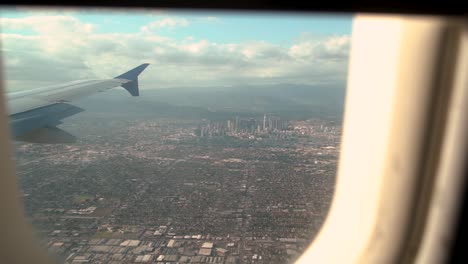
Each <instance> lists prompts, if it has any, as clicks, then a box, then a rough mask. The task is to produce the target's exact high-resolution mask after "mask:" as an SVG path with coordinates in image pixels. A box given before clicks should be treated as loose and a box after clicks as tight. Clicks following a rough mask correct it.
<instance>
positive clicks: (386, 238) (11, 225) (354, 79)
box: [0, 15, 467, 263]
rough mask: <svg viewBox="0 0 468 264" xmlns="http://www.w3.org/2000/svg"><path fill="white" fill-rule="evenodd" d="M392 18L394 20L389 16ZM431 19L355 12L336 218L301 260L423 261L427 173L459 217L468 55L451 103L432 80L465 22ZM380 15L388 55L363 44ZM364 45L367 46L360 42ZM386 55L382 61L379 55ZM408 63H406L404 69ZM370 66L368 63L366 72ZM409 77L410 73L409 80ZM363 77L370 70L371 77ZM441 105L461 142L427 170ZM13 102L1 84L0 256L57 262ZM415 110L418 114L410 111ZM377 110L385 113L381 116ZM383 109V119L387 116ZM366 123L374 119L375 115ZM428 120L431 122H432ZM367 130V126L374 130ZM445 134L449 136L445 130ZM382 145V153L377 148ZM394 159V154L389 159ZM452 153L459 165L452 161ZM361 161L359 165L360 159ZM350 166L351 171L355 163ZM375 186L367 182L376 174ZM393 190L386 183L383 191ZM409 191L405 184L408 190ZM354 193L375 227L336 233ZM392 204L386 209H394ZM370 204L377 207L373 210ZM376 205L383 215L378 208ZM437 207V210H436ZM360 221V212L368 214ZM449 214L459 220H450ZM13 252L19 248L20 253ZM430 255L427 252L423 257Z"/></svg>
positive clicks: (369, 224)
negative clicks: (18, 173)
mask: <svg viewBox="0 0 468 264" xmlns="http://www.w3.org/2000/svg"><path fill="white" fill-rule="evenodd" d="M385 19H387V20H386V21H383V20H385ZM432 19H434V20H431V21H427V20H425V18H401V17H399V18H395V17H386V18H382V17H381V16H378V17H375V16H372V15H369V16H367V15H362V16H358V17H356V20H355V22H354V23H355V25H354V29H353V35H352V38H353V43H352V49H353V50H352V55H351V62H350V65H351V66H350V71H351V72H350V75H349V76H350V79H349V81H348V89H349V90H348V96H347V99H346V111H345V125H344V130H343V131H344V132H343V138H344V140H343V146H342V149H343V151H342V156H341V157H340V169H339V174H338V186H337V191H336V195H335V197H334V198H333V204H332V208H331V209H330V212H329V217H327V220H326V223H325V224H324V226H323V227H322V230H321V231H320V233H319V236H318V237H317V239H316V240H315V241H314V242H313V243H312V244H311V246H310V248H309V250H308V251H306V252H305V253H304V254H303V256H302V257H301V259H299V261H298V262H301V263H302V262H303V263H309V262H308V261H310V260H311V259H314V261H316V260H317V259H319V260H323V261H325V263H329V262H330V261H332V262H333V261H346V262H366V263H367V262H371V263H372V262H392V261H395V260H405V261H409V260H410V259H414V258H415V254H413V253H414V252H413V253H408V251H409V250H412V249H413V248H412V246H411V245H410V244H408V242H409V243H411V241H412V240H411V239H408V236H407V235H408V233H412V232H411V230H409V227H410V224H413V225H414V224H415V223H414V222H413V220H414V219H412V217H413V216H414V214H413V211H412V210H413V209H414V208H415V205H416V204H415V203H416V202H418V200H417V197H416V196H415V195H416V194H415V192H416V191H417V190H418V184H419V183H420V182H421V180H424V178H426V179H427V180H430V181H431V182H433V184H434V185H435V186H438V185H437V184H438V183H437V182H435V183H434V181H436V180H440V181H441V183H440V184H448V185H446V187H445V189H444V191H445V192H446V191H447V190H450V191H452V194H453V196H452V198H453V199H452V200H450V201H446V204H445V205H447V207H446V208H447V210H449V211H450V210H451V213H452V217H451V218H452V219H451V220H453V218H454V217H455V215H454V214H455V211H456V208H455V207H456V204H457V200H458V199H457V197H459V196H460V195H461V194H460V193H461V190H460V188H458V190H457V189H456V187H457V186H458V187H459V186H461V185H462V183H463V178H462V177H463V172H462V171H461V170H462V169H460V168H461V164H460V163H462V162H460V160H462V159H463V157H464V154H463V153H462V151H463V150H461V148H462V147H463V145H464V144H463V142H462V144H458V145H457V144H454V140H460V139H463V137H462V136H463V135H465V134H466V132H467V128H466V120H463V119H462V117H460V115H461V114H460V113H461V112H462V111H463V110H462V109H463V106H466V105H467V99H466V98H467V95H466V94H467V92H466V89H463V88H464V87H466V86H465V85H466V83H467V81H466V77H465V78H462V77H460V76H462V75H463V74H462V73H461V72H462V70H463V69H466V67H467V66H466V63H465V64H463V65H457V66H456V67H455V69H456V71H455V73H454V76H453V77H450V78H454V79H455V81H454V85H453V88H452V89H453V93H452V95H451V96H450V95H447V96H445V97H446V98H445V99H444V100H446V101H445V102H435V101H433V98H434V94H435V91H439V90H440V88H441V83H438V82H436V84H432V83H431V82H432V81H433V80H434V79H433V78H434V76H433V75H434V74H436V75H438V77H440V76H439V74H438V72H439V71H440V72H444V69H443V68H440V67H441V66H440V65H437V63H438V62H440V61H439V60H440V55H441V54H440V52H441V51H444V50H445V49H446V48H447V47H446V46H444V45H445V44H446V43H445V42H446V39H445V36H446V35H445V33H446V31H447V30H449V31H451V30H454V31H457V32H459V31H461V30H460V26H458V25H456V26H453V24H452V23H451V22H447V21H446V20H444V19H440V18H432ZM377 20H379V21H380V24H379V23H377V24H375V22H376V21H377ZM371 23H372V24H373V25H374V26H373V28H372V30H374V31H373V32H374V33H376V34H377V33H380V34H382V35H386V38H375V42H376V43H381V44H382V45H384V44H385V45H386V47H388V48H389V49H388V50H386V52H387V54H382V53H381V52H380V53H379V50H372V49H365V48H364V47H365V46H366V45H367V47H368V45H369V43H367V44H366V45H363V35H361V34H363V33H364V32H367V33H369V31H368V30H369V25H371ZM378 25H380V26H383V27H384V28H379V27H376V26H378ZM366 30H367V31H366ZM409 35H411V37H412V40H411V42H413V44H412V45H409V46H408V49H406V48H404V47H405V45H403V43H408V42H405V41H409V40H408V38H407V37H408V36H409ZM466 36H467V33H466V26H465V30H464V32H463V41H464V42H463V43H464V44H461V45H460V47H462V48H460V49H461V50H458V52H459V53H461V54H462V56H465V57H466V54H467V51H466ZM376 43H373V44H376ZM415 43H417V44H415ZM421 43H429V44H430V46H429V47H426V48H425V49H424V50H423V49H420V46H419V45H420V44H421ZM418 44H419V45H418ZM358 47H361V49H359V48H358ZM463 48H464V49H463ZM364 51H365V52H368V54H366V55H364V54H363V52H364ZM402 53H404V54H411V55H409V56H408V57H409V58H408V57H406V58H405V56H401V54H402ZM372 55H376V56H372ZM363 58H364V60H363ZM377 60H380V61H379V62H377ZM465 61H466V60H465ZM366 63H367V64H366ZM375 63H377V64H379V63H380V65H382V66H384V67H387V68H386V69H387V70H389V71H387V72H385V71H383V70H382V69H380V71H379V70H376V71H373V72H372V73H375V74H374V75H371V74H369V69H371V68H369V67H366V65H367V66H369V65H375ZM448 63H450V62H448ZM452 63H453V62H452ZM402 64H404V65H405V66H404V67H401V68H399V67H400V66H401V65H402ZM418 65H419V66H420V67H419V68H418V70H417V72H416V73H415V72H411V74H410V72H406V75H405V72H402V69H404V70H408V68H410V69H411V67H415V66H418ZM415 68H416V67H415ZM395 69H400V70H395ZM0 70H1V69H0ZM365 70H367V72H366V71H365ZM393 70H395V71H393ZM438 70H439V71H438ZM0 74H2V73H0ZM366 74H367V75H366ZM402 75H405V77H404V78H403V80H402ZM364 77H367V78H366V79H365V80H364V79H363V78H364ZM369 77H371V78H369ZM405 78H406V79H405ZM441 78H442V77H441ZM409 79H411V81H408V80H409ZM2 80H3V78H2ZM382 80H388V83H387V84H386V85H384V88H383V90H381V91H372V90H371V89H372V88H373V89H376V88H375V86H376V85H377V81H380V82H382ZM372 86H373V87H372ZM409 86H411V87H412V88H411V89H410V90H408V87H409ZM358 87H361V88H358ZM452 89H450V88H448V89H447V91H446V92H447V93H448V90H452ZM366 92H367V94H366ZM369 94H372V95H375V97H374V98H372V100H373V102H372V103H371V105H372V106H374V107H375V108H374V110H376V111H375V112H373V113H371V114H372V115H373V116H374V117H373V120H374V121H375V124H373V125H372V127H371V128H372V129H375V130H372V129H370V127H369V126H368V125H369V124H365V123H363V122H362V121H361V122H358V121H357V120H358V118H359V116H360V115H362V114H363V113H369V110H368V109H364V108H363V105H361V104H362V98H363V96H364V95H367V96H368V95H369ZM453 94H455V95H453ZM453 98H461V99H458V101H456V102H453V101H450V100H455V99H453ZM434 104H436V105H439V106H440V104H445V108H444V109H442V110H441V111H442V112H443V113H442V115H444V116H445V118H446V119H447V120H449V121H447V122H448V123H443V124H446V125H442V126H441V127H439V129H441V130H445V132H444V133H446V134H450V133H452V134H450V135H451V137H450V138H449V139H444V140H452V141H450V142H451V144H452V145H451V146H452V147H451V148H449V147H446V148H444V149H443V151H445V152H444V153H443V154H442V156H440V157H438V158H437V159H439V160H441V161H442V165H439V166H440V167H439V169H437V170H436V169H434V170H430V171H428V170H427V168H425V167H424V166H425V165H424V164H423V163H424V162H423V160H421V157H420V156H421V152H422V151H421V149H422V148H423V147H424V144H425V143H427V142H428V141H426V140H429V139H428V137H431V135H430V134H428V133H425V132H424V131H425V130H427V129H428V128H432V129H435V130H437V129H438V127H437V126H439V125H441V124H440V123H435V124H434V123H431V122H430V121H427V120H426V118H427V115H428V113H430V112H431V111H430V108H431V107H432V106H434ZM359 105H361V107H359ZM364 106H366V107H368V106H369V105H367V104H366V105H364ZM440 107H443V106H440ZM5 109H6V107H5V105H4V94H3V83H2V86H1V87H0V145H1V146H2V147H1V149H0V165H1V166H0V168H1V170H2V176H3V178H4V179H2V191H1V192H0V193H1V196H0V203H1V205H2V206H1V208H2V209H4V212H9V213H8V214H5V215H7V217H2V222H1V223H2V225H1V226H3V227H8V228H6V229H5V228H2V229H3V230H2V233H3V234H4V235H2V240H1V241H2V242H1V244H0V246H1V248H2V250H1V251H2V254H0V256H1V259H2V260H12V262H11V263H13V262H14V263H16V260H19V261H20V262H21V263H26V262H27V261H30V260H34V262H35V263H41V262H43V263H47V262H48V261H50V260H49V259H48V258H47V256H45V255H44V254H43V253H42V252H41V251H40V249H39V248H38V247H37V246H36V245H35V243H34V239H33V237H32V230H31V227H30V226H29V225H28V223H27V222H26V220H25V219H24V214H23V212H22V208H21V206H20V203H19V201H18V202H15V201H17V199H16V198H17V197H18V195H17V191H16V190H17V184H16V178H15V173H14V170H15V169H14V163H13V162H9V161H11V153H12V148H11V146H10V143H9V140H10V136H9V134H10V132H9V129H8V122H7V115H6V114H5ZM407 113H410V114H409V117H408V116H407V115H406V114H407ZM457 113H458V115H457ZM378 114H382V115H381V116H378ZM449 114H450V116H449ZM382 116H384V117H383V118H382ZM402 116H406V118H408V119H409V120H406V121H405V120H404V119H403V118H401V117H402ZM397 117H400V118H397ZM445 118H442V119H443V120H442V121H444V120H445ZM439 121H440V120H439ZM442 121H440V122H442ZM366 122H369V120H367V121H366ZM428 122H429V123H431V124H428ZM365 129H367V130H368V132H367V133H366V131H365ZM369 131H373V132H374V133H376V135H369ZM390 131H391V133H390ZM421 135H424V140H423V139H417V140H415V139H416V138H418V137H419V136H421ZM460 135H461V137H460ZM439 136H440V135H439ZM353 137H354V138H353ZM356 138H360V139H362V141H361V142H362V143H364V144H365V146H364V148H363V145H360V146H359V147H360V148H361V149H360V152H361V153H365V154H364V155H362V156H359V155H353V152H352V151H351V150H352V149H356V147H357V145H356V144H353V143H352V141H355V139H356ZM381 140H383V141H381ZM439 140H442V139H440V138H439ZM413 141H414V142H413ZM435 141H437V140H435ZM465 141H466V140H465ZM431 142H433V141H431ZM436 144H439V145H438V146H432V147H433V148H435V149H432V150H430V151H429V152H428V153H429V154H430V155H439V154H438V153H432V152H434V151H435V150H436V149H439V150H440V151H442V150H441V148H442V146H441V145H440V142H439V143H436ZM465 145H466V144H465ZM399 148H403V149H405V150H407V153H402V152H403V151H401V150H398V149H399ZM376 152H377V153H380V154H382V155H381V156H379V155H376V154H375V153H376ZM395 153H399V154H398V155H402V156H401V157H399V158H398V159H397V160H398V161H395V159H394V157H392V156H391V155H393V154H395ZM431 153H432V154H431ZM426 154H427V153H426ZM457 154H459V159H457V160H454V159H450V158H449V157H451V156H450V155H452V157H453V155H455V156H456V155H457ZM385 157H390V158H388V159H386V158H385ZM366 158H367V160H366ZM369 160H372V161H375V166H372V165H371V166H368V167H369V168H367V169H365V170H363V168H365V167H364V165H365V164H366V163H367V164H368V163H369ZM450 161H452V162H455V163H456V162H458V163H456V164H454V165H453V164H452V163H450ZM443 162H445V163H443ZM353 163H354V164H353ZM370 163H372V162H370ZM356 164H358V166H357V165H356ZM438 164H439V163H438ZM451 164H452V165H451ZM426 165H427V164H426ZM347 166H348V167H347ZM444 166H445V167H444ZM348 168H350V169H349V170H348ZM395 168H396V171H395ZM457 170H458V172H457ZM356 171H357V172H358V173H359V171H360V172H361V173H363V172H364V173H363V175H364V174H365V175H364V176H362V177H360V178H359V181H357V180H356V181H355V182H354V183H350V182H349V180H348V181H345V180H344V179H345V176H346V175H349V174H351V172H356ZM448 171H451V172H454V173H455V174H454V175H455V176H452V178H451V181H449V183H447V179H448V175H449V173H448ZM395 173H397V176H398V177H393V178H392V177H391V176H395V175H396V174H395ZM436 173H437V175H436ZM376 174H377V175H379V177H375V175H376ZM428 174H430V175H428ZM356 175H359V174H356ZM365 181H370V182H371V185H373V186H374V188H372V192H370V195H366V194H364V193H361V194H360V193H359V191H361V192H362V188H356V189H355V190H353V191H352V192H351V191H350V186H357V185H358V184H359V183H363V182H365ZM366 184H368V182H367V183H366ZM431 186H432V185H431ZM447 186H448V187H447ZM384 188H385V191H383V190H384ZM402 189H403V191H401V190H402ZM5 190H6V191H5ZM395 190H399V191H398V194H399V195H397V196H396V197H395V193H397V192H395ZM439 192H441V191H439ZM350 195H356V197H355V198H352V196H350ZM432 195H436V194H432ZM345 200H347V201H348V202H349V201H351V202H352V203H353V202H354V203H355V204H357V205H358V207H357V208H358V209H359V210H353V211H354V212H353V213H354V214H356V211H359V212H360V213H363V215H365V217H367V220H366V222H367V224H365V223H362V221H361V222H360V223H359V221H357V222H356V223H359V225H360V226H364V227H365V228H366V230H363V229H362V228H360V227H359V226H352V225H344V223H343V222H342V223H341V225H342V226H343V227H342V228H347V229H349V232H348V233H347V234H346V239H343V238H345V236H344V235H343V234H345V233H342V234H340V236H341V237H337V236H336V232H337V231H332V232H328V231H327V230H331V229H332V228H334V227H335V225H337V223H338V222H339V218H337V217H338V216H340V215H341V214H342V213H341V212H338V211H339V210H344V205H343V201H345ZM395 201H398V202H395ZM405 201H412V202H411V203H408V204H407V205H406V206H403V207H404V208H396V207H395V205H401V204H405ZM358 202H362V204H359V203H358ZM340 204H341V205H340ZM426 206H427V208H425V210H423V211H424V212H423V213H422V214H423V215H426V216H427V215H430V210H431V209H432V207H430V206H429V205H426ZM348 207H349V205H348ZM386 207H387V209H385V208H386ZM369 208H370V210H368V209H369ZM389 208H390V209H389ZM439 208H440V207H439ZM349 209H356V207H355V208H348V209H347V210H346V211H348V212H349V211H350V210H349ZM392 209H393V210H392ZM379 210H380V211H379ZM343 212H344V211H343ZM375 212H379V213H377V214H376V213H375ZM388 212H390V213H388ZM366 214H367V215H366ZM432 214H436V215H437V213H432ZM350 215H352V214H350ZM341 216H343V215H341ZM376 216H377V217H376ZM434 217H435V218H436V219H437V217H438V218H439V220H434V221H442V220H440V213H439V216H433V217H432V218H430V219H434ZM377 218H380V219H377ZM336 219H337V220H336ZM356 219H357V220H359V219H360V218H356ZM356 219H351V218H344V219H343V218H341V220H347V221H353V220H354V221H356ZM417 219H418V220H419V221H421V219H420V217H417ZM361 220H362V219H361ZM446 221H450V219H449V220H446ZM438 226H440V225H438ZM355 227H358V228H355ZM429 228H430V227H429ZM3 231H6V232H3ZM423 231H424V230H422V231H421V230H420V231H419V233H418V234H413V235H414V236H419V238H420V239H421V237H422V236H424V235H425V233H424V232H423ZM327 232H328V233H327ZM447 232H450V231H447ZM359 233H361V236H362V237H361V238H360V239H359V240H357V239H356V237H355V236H354V235H353V234H359ZM332 234H335V235H332ZM362 234H364V235H362ZM433 239H434V240H433V241H436V240H437V237H435V238H433ZM7 240H8V243H9V244H8V245H7V244H6V241H7ZM25 241H30V243H27V244H25V243H24V242H25ZM322 241H323V242H322ZM332 242H333V243H334V244H335V247H336V245H337V244H343V242H345V244H346V245H349V247H340V249H339V250H340V254H335V253H334V252H335V251H336V248H332V247H330V245H333V244H331V243H332ZM15 246H16V247H17V248H21V249H24V248H25V247H26V248H30V249H31V250H30V254H21V253H20V252H19V251H18V252H15V251H11V252H5V250H4V249H6V248H8V249H14V247H15ZM406 246H409V248H408V249H405V247H406ZM424 247H426V249H427V248H433V247H434V245H425V244H423V249H425V248H424ZM436 247H437V245H436ZM327 248H328V249H327ZM344 251H346V252H344ZM13 252H14V253H15V255H13V254H12V253H13ZM428 252H429V251H427V250H426V253H425V254H429V255H426V256H425V258H426V259H427V258H428V256H429V257H434V256H435V257H438V258H442V259H443V258H444V256H443V254H444V252H440V251H439V252H436V253H428ZM408 254H409V255H408ZM434 254H435V255H434ZM437 254H439V255H437ZM422 259H424V257H423V258H422ZM421 261H422V260H421Z"/></svg>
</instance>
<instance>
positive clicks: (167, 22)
mask: <svg viewBox="0 0 468 264" xmlns="http://www.w3.org/2000/svg"><path fill="white" fill-rule="evenodd" d="M188 25H189V22H188V20H187V19H185V18H171V17H166V18H163V19H160V20H157V21H154V22H151V23H149V24H148V25H145V26H142V27H141V31H142V32H145V33H151V32H152V31H155V30H159V29H162V28H175V27H186V26H188Z"/></svg>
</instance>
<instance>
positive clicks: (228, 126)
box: [227, 120, 232, 132]
mask: <svg viewBox="0 0 468 264" xmlns="http://www.w3.org/2000/svg"><path fill="white" fill-rule="evenodd" d="M231 126H232V125H231V120H228V121H227V128H228V131H229V132H231V130H232V127H231Z"/></svg>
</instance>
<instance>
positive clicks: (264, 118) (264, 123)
mask: <svg viewBox="0 0 468 264" xmlns="http://www.w3.org/2000/svg"><path fill="white" fill-rule="evenodd" d="M265 129H266V114H264V115H263V130H265Z"/></svg>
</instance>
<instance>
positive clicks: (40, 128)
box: [7, 63, 149, 143]
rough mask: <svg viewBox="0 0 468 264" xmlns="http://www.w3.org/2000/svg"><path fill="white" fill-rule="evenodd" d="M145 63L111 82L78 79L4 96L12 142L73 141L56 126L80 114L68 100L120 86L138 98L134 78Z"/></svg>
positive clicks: (144, 66)
mask: <svg viewBox="0 0 468 264" xmlns="http://www.w3.org/2000/svg"><path fill="white" fill-rule="evenodd" d="M148 65H149V64H148V63H145V64H141V65H140V66H138V67H136V68H134V69H131V70H130V71H128V72H126V73H123V74H121V75H119V76H117V77H115V78H113V79H104V80H78V81H73V82H68V83H63V84H59V85H54V86H48V87H41V88H36V89H31V90H27V91H19V92H13V93H8V94H7V98H8V106H9V107H8V108H9V115H10V126H11V129H12V134H13V136H14V138H15V140H19V141H26V142H34V143H69V142H75V140H76V138H75V137H74V136H73V135H70V134H69V133H67V132H65V131H63V130H60V129H59V128H57V127H56V126H57V125H59V124H61V123H62V122H61V120H62V119H64V118H66V117H69V116H72V115H75V114H77V113H80V112H82V111H84V109H82V108H79V107H77V106H74V105H72V104H70V102H71V101H72V100H75V99H78V98H81V97H85V96H89V95H92V94H94V93H98V92H103V91H106V90H109V89H111V88H115V87H119V86H122V87H123V88H125V89H126V90H127V91H128V92H129V93H130V94H131V95H132V96H139V95H140V92H139V87H138V75H140V73H141V72H143V70H144V69H145V68H146V67H147V66H148Z"/></svg>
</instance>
